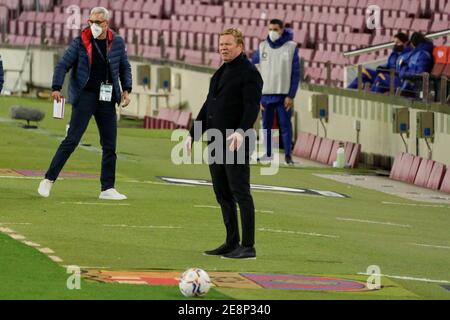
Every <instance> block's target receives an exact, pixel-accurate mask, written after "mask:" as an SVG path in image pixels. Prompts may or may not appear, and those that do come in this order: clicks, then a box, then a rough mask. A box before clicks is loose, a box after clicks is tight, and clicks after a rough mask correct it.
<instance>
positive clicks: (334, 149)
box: [328, 140, 339, 166]
mask: <svg viewBox="0 0 450 320" xmlns="http://www.w3.org/2000/svg"><path fill="white" fill-rule="evenodd" d="M338 149H339V141H337V140H333V146H332V147H331V151H330V157H329V158H328V165H330V166H332V165H333V163H334V161H336V157H337V150H338Z"/></svg>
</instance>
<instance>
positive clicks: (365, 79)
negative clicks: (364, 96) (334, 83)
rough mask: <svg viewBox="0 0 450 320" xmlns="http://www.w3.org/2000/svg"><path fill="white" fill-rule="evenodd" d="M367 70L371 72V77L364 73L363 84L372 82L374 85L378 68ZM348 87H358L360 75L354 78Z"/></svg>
mask: <svg viewBox="0 0 450 320" xmlns="http://www.w3.org/2000/svg"><path fill="white" fill-rule="evenodd" d="M366 70H367V72H368V73H369V74H370V76H371V78H369V77H368V76H367V75H366V74H364V73H363V74H362V82H363V84H366V83H370V85H372V84H373V83H374V80H375V78H376V76H377V72H376V70H373V69H366ZM347 88H348V89H358V77H356V78H355V79H353V81H352V82H351V83H350V84H349V85H348V87H347Z"/></svg>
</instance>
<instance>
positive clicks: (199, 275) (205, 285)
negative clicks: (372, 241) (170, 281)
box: [178, 268, 211, 297]
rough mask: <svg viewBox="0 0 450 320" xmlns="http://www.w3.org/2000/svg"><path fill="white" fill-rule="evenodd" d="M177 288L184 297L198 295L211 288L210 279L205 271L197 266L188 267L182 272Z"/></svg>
mask: <svg viewBox="0 0 450 320" xmlns="http://www.w3.org/2000/svg"><path fill="white" fill-rule="evenodd" d="M178 286H179V288H180V291H181V293H182V294H183V295H184V296H186V297H199V296H204V295H205V294H207V293H208V291H209V289H210V288H211V279H210V278H209V275H208V274H207V273H206V271H204V270H202V269H199V268H190V269H188V270H186V271H185V272H183V274H182V275H181V278H180V283H179V285H178Z"/></svg>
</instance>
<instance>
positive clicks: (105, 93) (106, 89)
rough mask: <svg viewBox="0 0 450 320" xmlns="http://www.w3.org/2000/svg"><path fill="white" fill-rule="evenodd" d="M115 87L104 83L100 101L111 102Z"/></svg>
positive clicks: (101, 88)
mask: <svg viewBox="0 0 450 320" xmlns="http://www.w3.org/2000/svg"><path fill="white" fill-rule="evenodd" d="M112 92H113V85H112V84H109V83H102V85H101V86H100V98H99V99H100V101H106V102H111V100H112Z"/></svg>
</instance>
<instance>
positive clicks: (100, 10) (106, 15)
mask: <svg viewBox="0 0 450 320" xmlns="http://www.w3.org/2000/svg"><path fill="white" fill-rule="evenodd" d="M96 13H103V18H104V19H105V20H109V11H108V9H106V8H104V7H95V8H93V9H92V10H91V14H90V15H91V16H92V15H93V14H96Z"/></svg>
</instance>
